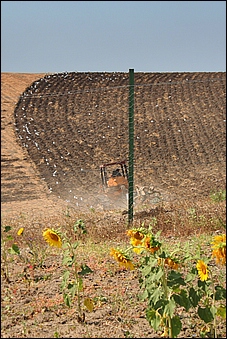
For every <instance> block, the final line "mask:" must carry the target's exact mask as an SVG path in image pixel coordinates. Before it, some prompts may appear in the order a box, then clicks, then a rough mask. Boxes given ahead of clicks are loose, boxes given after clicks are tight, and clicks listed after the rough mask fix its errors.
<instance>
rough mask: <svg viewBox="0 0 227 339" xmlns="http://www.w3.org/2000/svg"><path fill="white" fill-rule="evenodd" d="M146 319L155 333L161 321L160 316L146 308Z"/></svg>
mask: <svg viewBox="0 0 227 339" xmlns="http://www.w3.org/2000/svg"><path fill="white" fill-rule="evenodd" d="M146 318H147V321H148V322H149V324H150V326H151V327H153V329H154V330H155V331H157V330H158V328H159V325H160V323H161V320H162V318H161V316H160V314H159V313H158V312H156V311H155V310H154V309H152V308H147V309H146Z"/></svg>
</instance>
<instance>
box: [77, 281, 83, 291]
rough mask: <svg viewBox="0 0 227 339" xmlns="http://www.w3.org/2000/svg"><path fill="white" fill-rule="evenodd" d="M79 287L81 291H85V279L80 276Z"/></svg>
mask: <svg viewBox="0 0 227 339" xmlns="http://www.w3.org/2000/svg"><path fill="white" fill-rule="evenodd" d="M78 287H79V291H83V279H82V278H79V281H78Z"/></svg>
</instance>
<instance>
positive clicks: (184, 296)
mask: <svg viewBox="0 0 227 339" xmlns="http://www.w3.org/2000/svg"><path fill="white" fill-rule="evenodd" d="M173 298H174V300H175V302H176V303H177V304H178V305H180V306H182V307H184V308H185V310H186V312H188V310H189V308H190V307H191V303H190V299H189V298H188V293H187V291H186V290H181V291H180V293H178V294H174V295H173Z"/></svg>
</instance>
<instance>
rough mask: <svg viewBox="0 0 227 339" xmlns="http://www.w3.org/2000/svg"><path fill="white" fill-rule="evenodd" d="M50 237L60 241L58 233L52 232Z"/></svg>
mask: <svg viewBox="0 0 227 339" xmlns="http://www.w3.org/2000/svg"><path fill="white" fill-rule="evenodd" d="M50 237H51V239H52V240H53V241H58V239H59V238H58V235H57V234H54V233H50Z"/></svg>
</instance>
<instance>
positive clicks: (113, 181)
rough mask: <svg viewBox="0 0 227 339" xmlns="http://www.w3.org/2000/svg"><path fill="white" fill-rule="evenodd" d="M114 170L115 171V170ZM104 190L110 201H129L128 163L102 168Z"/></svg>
mask: <svg viewBox="0 0 227 339" xmlns="http://www.w3.org/2000/svg"><path fill="white" fill-rule="evenodd" d="M113 169H114V170H113ZM100 170H101V179H102V186H103V190H104V192H105V193H106V195H107V196H108V198H109V199H111V200H113V201H116V202H117V201H121V200H122V199H123V200H125V202H126V201H127V199H128V169H127V165H126V161H125V160H124V161H120V162H112V163H108V164H103V165H101V166H100Z"/></svg>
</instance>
